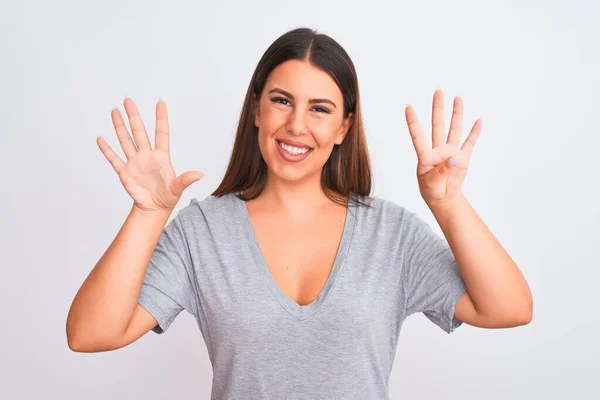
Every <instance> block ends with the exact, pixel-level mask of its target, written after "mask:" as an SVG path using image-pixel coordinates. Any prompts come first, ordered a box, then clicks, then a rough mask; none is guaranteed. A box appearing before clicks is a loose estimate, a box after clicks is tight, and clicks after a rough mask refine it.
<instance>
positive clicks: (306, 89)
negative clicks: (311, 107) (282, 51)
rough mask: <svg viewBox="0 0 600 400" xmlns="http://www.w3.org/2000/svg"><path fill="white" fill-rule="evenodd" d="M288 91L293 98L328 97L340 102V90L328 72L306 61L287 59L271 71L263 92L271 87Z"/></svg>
mask: <svg viewBox="0 0 600 400" xmlns="http://www.w3.org/2000/svg"><path fill="white" fill-rule="evenodd" d="M275 87H277V88H279V89H283V90H285V91H288V92H290V93H291V94H292V95H293V96H294V97H295V98H298V99H310V98H329V99H331V100H333V101H335V100H338V102H341V99H342V92H341V90H340V88H339V87H338V85H337V84H336V83H335V81H334V80H333V78H332V77H331V76H329V74H328V73H326V72H324V71H323V70H321V69H319V68H317V67H315V66H314V65H312V64H310V63H309V62H306V61H301V60H288V61H285V62H284V63H281V64H279V65H278V66H277V67H275V69H274V70H273V71H272V72H271V74H270V75H269V77H268V78H267V82H266V84H265V93H266V92H268V91H269V90H271V89H273V88H275Z"/></svg>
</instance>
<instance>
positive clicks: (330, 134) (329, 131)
mask: <svg viewBox="0 0 600 400" xmlns="http://www.w3.org/2000/svg"><path fill="white" fill-rule="evenodd" d="M339 131H340V124H339V123H338V122H337V121H327V120H325V118H324V119H323V120H322V121H315V122H314V123H313V125H312V126H311V132H312V133H313V136H314V138H315V140H316V141H317V143H318V144H319V147H324V148H328V147H333V145H334V143H335V139H336V138H337V135H338V133H339Z"/></svg>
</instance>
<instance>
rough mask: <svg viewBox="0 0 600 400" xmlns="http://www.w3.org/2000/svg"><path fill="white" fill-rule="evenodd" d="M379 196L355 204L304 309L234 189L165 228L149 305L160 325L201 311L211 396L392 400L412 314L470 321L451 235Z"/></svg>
mask: <svg viewBox="0 0 600 400" xmlns="http://www.w3.org/2000/svg"><path fill="white" fill-rule="evenodd" d="M363 200H367V201H369V198H363ZM370 200H371V206H372V208H367V207H366V206H363V205H359V204H357V203H356V202H355V201H353V200H351V201H350V207H348V209H347V210H348V211H347V213H346V222H345V225H344V229H343V234H342V239H341V242H340V246H339V248H338V252H337V256H336V258H335V261H334V265H333V269H332V271H331V273H330V275H329V277H328V279H327V282H326V284H325V286H324V288H323V290H322V291H321V292H320V294H319V296H318V297H317V298H316V299H315V300H314V301H313V302H312V303H311V304H308V305H304V306H300V305H298V304H297V303H296V302H294V301H293V300H292V299H290V298H289V297H288V296H287V295H286V294H285V293H284V292H283V291H282V290H280V288H279V286H278V285H277V284H276V283H275V280H274V278H273V276H272V275H271V273H270V271H269V270H268V268H267V266H266V263H265V261H264V258H263V256H262V253H261V250H260V247H259V246H258V241H257V239H256V236H255V234H254V230H253V227H252V224H251V222H250V216H249V213H248V208H247V207H246V203H245V202H244V201H243V200H241V199H239V198H238V197H236V195H235V194H228V195H225V196H222V197H220V198H218V197H215V196H212V195H211V196H208V197H207V198H205V199H204V200H202V201H199V200H198V199H192V200H191V201H190V204H189V205H188V206H186V207H185V208H183V209H181V210H180V211H179V212H178V213H177V215H176V216H175V217H173V219H172V220H171V221H170V222H169V223H168V224H167V226H166V227H165V229H164V231H163V233H162V234H161V237H160V239H159V241H158V244H157V246H156V249H155V251H154V254H153V256H152V259H151V261H150V264H149V265H148V269H147V272H146V275H145V278H144V283H143V286H142V290H141V293H140V297H139V304H140V305H141V306H143V307H144V308H145V309H147V310H148V312H150V313H151V314H152V315H153V316H154V317H155V318H156V320H157V321H158V325H157V326H156V327H155V328H153V331H154V332H156V333H162V332H164V331H166V330H167V329H168V328H169V326H170V325H171V323H172V322H173V320H174V319H175V317H176V316H177V315H178V314H179V313H180V312H181V311H182V310H183V309H185V310H186V311H188V312H189V313H191V314H192V315H193V316H194V317H195V318H196V320H197V322H198V327H199V329H200V331H201V333H202V336H203V337H204V340H205V343H206V346H207V349H208V355H209V357H210V361H211V364H212V367H213V384H212V392H211V393H212V395H211V399H302V400H307V399H361V400H364V399H388V379H389V375H390V372H391V370H392V364H393V362H394V356H395V353H396V347H397V343H398V337H399V333H400V328H401V327H402V323H403V321H404V319H405V318H406V317H407V316H409V315H411V314H413V313H417V312H423V313H424V314H425V316H426V317H427V318H428V319H429V320H431V321H432V322H433V323H435V324H436V325H438V326H439V327H440V328H441V329H443V330H444V331H446V332H447V333H451V332H452V331H453V330H454V329H455V328H457V327H458V326H460V325H461V324H462V322H461V321H458V320H456V319H454V318H453V315H454V309H455V304H456V302H457V301H458V299H459V298H460V296H461V295H462V294H463V293H465V291H466V286H465V283H464V280H463V278H462V276H461V274H460V270H459V268H458V265H457V264H456V261H455V258H454V256H453V254H452V251H451V250H450V247H449V246H448V243H447V242H446V240H444V239H442V238H441V237H440V236H439V235H437V234H436V233H435V232H433V231H432V230H431V228H430V226H429V225H428V224H427V223H425V222H424V221H422V220H421V219H420V218H418V217H417V216H416V214H414V213H412V212H410V211H408V210H407V209H405V208H404V207H402V206H399V205H397V204H395V203H393V202H391V201H389V200H384V199H381V198H378V197H371V198H370ZM282 251H284V250H282Z"/></svg>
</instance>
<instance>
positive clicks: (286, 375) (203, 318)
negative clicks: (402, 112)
mask: <svg viewBox="0 0 600 400" xmlns="http://www.w3.org/2000/svg"><path fill="white" fill-rule="evenodd" d="M124 105H125V110H126V112H127V116H128V119H129V124H130V127H131V130H132V134H133V140H132V137H131V136H130V134H129V132H128V131H127V129H126V127H125V125H124V123H123V119H122V118H121V115H120V113H119V111H118V110H113V111H112V119H113V123H114V126H115V129H116V132H117V136H118V138H119V142H120V144H121V146H122V148H123V150H124V153H125V155H126V157H127V160H128V161H127V163H124V162H123V161H122V160H121V159H120V158H119V157H118V156H117V155H116V154H115V153H114V151H113V150H112V149H111V148H110V146H109V145H108V144H107V143H106V142H105V141H104V140H103V139H101V138H99V139H98V145H99V147H100V149H101V150H102V152H103V153H104V154H105V156H106V158H107V159H108V161H109V162H110V163H111V165H112V166H113V167H114V169H115V171H116V172H117V173H118V175H119V177H120V179H121V182H122V184H123V185H124V187H125V189H126V190H127V192H128V193H129V194H130V195H131V197H132V198H133V201H134V203H133V207H132V210H131V213H130V215H129V216H128V218H127V220H126V222H125V224H124V225H123V227H122V229H121V230H120V232H119V233H118V235H117V237H116V238H115V240H114V242H113V243H112V244H111V245H110V247H109V248H108V250H107V251H106V253H105V254H104V255H103V256H102V258H101V259H100V261H99V262H98V264H97V265H96V266H95V268H94V269H93V270H92V272H91V274H90V276H89V277H88V278H87V279H86V281H85V282H84V284H83V285H82V287H81V289H80V290H79V292H78V294H77V296H76V297H75V300H74V302H73V304H72V306H71V310H70V313H69V317H68V321H67V333H68V339H69V347H70V348H71V349H73V350H74V351H85V352H97V351H107V350H113V349H117V348H120V347H123V346H126V345H128V344H129V343H132V342H133V341H135V340H137V339H138V338H139V337H141V336H142V335H144V334H145V333H146V332H148V331H149V330H153V331H154V332H156V333H163V332H164V331H166V330H167V329H168V327H169V326H170V324H171V323H172V322H173V320H174V318H175V317H176V316H177V315H178V314H179V313H180V312H181V311H182V310H184V309H185V310H187V311H188V312H189V313H191V314H192V315H194V316H195V318H196V319H197V321H198V326H199V328H200V330H201V332H202V335H203V337H204V339H205V342H206V345H207V348H208V353H209V356H210V360H211V363H212V366H213V372H214V374H213V387H212V398H218V399H221V398H223V399H224V398H244V399H284V398H285V399H288V398H302V399H308V398H319V399H322V398H323V399H325V398H326V399H333V398H335V399H349V398H360V399H376V398H381V399H383V398H388V378H389V374H390V371H391V369H392V363H393V360H394V354H395V349H396V345H397V339H398V336H399V332H400V328H401V326H402V323H403V321H404V319H405V318H406V317H407V316H409V315H411V314H413V313H417V312H423V313H424V314H425V315H426V316H427V318H429V320H431V321H432V322H434V323H435V324H437V325H438V326H439V327H440V328H442V329H443V330H444V331H446V332H448V333H451V332H452V331H454V330H455V329H456V328H457V327H458V326H460V325H461V324H462V323H463V322H466V323H468V324H470V325H473V326H479V327H487V328H500V327H504V328H506V327H511V326H518V325H522V324H526V323H528V322H529V321H530V319H531V314H532V300H531V294H530V291H529V288H528V285H527V283H526V281H525V280H524V278H523V276H522V275H521V273H520V271H519V269H518V268H517V266H516V265H515V264H514V263H513V261H512V260H511V259H510V257H509V256H508V254H506V252H505V251H504V250H503V249H502V247H501V246H500V244H499V243H498V242H497V241H496V239H495V238H494V236H493V235H492V234H491V233H490V231H489V230H487V228H486V227H485V225H484V224H483V222H482V221H481V220H480V219H479V217H478V216H477V214H476V213H475V212H474V211H473V209H472V208H471V207H470V205H469V203H468V202H467V200H466V199H465V197H464V195H463V194H462V192H461V184H462V182H463V180H464V178H465V174H466V171H467V167H468V164H469V157H470V154H471V151H472V149H473V145H474V143H475V139H476V137H477V136H478V134H479V132H480V130H481V121H479V120H478V121H477V122H476V123H475V125H474V126H473V129H472V131H471V133H470V135H469V137H468V138H467V140H466V141H465V143H464V144H463V146H462V147H461V148H460V149H459V148H458V142H459V138H460V132H461V126H462V101H461V100H460V98H456V99H455V101H454V113H453V117H452V122H451V126H450V133H449V136H448V139H447V141H445V140H444V133H443V132H444V120H443V98H442V93H441V92H440V91H436V93H435V94H434V99H433V148H428V146H427V144H426V139H425V137H424V135H423V132H422V131H421V127H420V125H419V123H418V122H417V118H416V115H415V113H414V111H413V110H412V108H411V107H410V106H408V107H407V108H406V119H407V122H408V126H409V130H410V133H411V136H412V139H413V143H414V146H415V150H416V152H417V155H418V160H419V162H418V165H417V178H418V181H419V188H420V192H421V195H422V196H423V199H424V200H425V202H426V203H427V205H428V206H429V208H430V209H431V211H432V212H433V214H434V216H435V218H436V220H437V221H438V222H439V224H440V226H441V228H442V230H443V232H444V235H445V236H446V239H447V242H446V241H444V240H443V239H442V238H440V237H439V236H438V235H436V234H435V233H434V232H433V231H432V230H431V229H430V227H429V226H428V225H427V224H426V223H425V222H423V221H422V220H421V219H420V218H418V217H417V216H416V215H415V214H414V213H412V212H409V211H408V210H406V209H405V208H403V207H402V206H399V205H397V204H395V203H393V202H391V201H387V200H384V199H380V198H377V197H372V196H370V192H371V169H370V163H369V157H368V152H367V145H366V140H365V135H364V131H363V125H362V118H361V110H360V97H359V90H358V82H357V77H356V72H355V70H354V66H353V64H352V61H351V60H350V58H349V57H348V55H347V54H346V52H345V51H344V50H343V49H342V47H340V45H339V44H338V43H337V42H335V41H334V40H333V39H331V38H330V37H328V36H327V35H323V34H317V33H315V32H314V31H312V30H310V29H295V30H292V31H290V32H288V33H286V34H284V35H283V36H281V37H280V38H278V39H277V40H276V41H275V42H274V43H273V44H272V45H271V46H270V47H269V49H267V51H266V52H265V54H264V55H263V57H262V59H261V60H260V62H259V63H258V66H257V68H256V71H255V72H254V75H253V76H252V79H251V82H250V85H249V88H248V92H247V94H246V99H245V102H244V107H243V110H242V113H241V117H240V121H239V126H238V130H237V135H236V138H235V143H234V146H233V151H232V154H231V159H230V163H229V166H228V168H227V171H226V173H225V177H224V179H223V181H222V182H221V184H220V186H219V187H218V188H217V189H216V190H215V191H214V192H213V193H212V194H211V195H210V196H208V197H207V198H206V199H204V200H202V201H199V200H197V199H192V200H191V201H190V204H189V205H188V206H186V207H184V208H183V209H182V210H180V211H179V212H178V213H177V215H176V216H175V217H174V218H173V219H172V220H171V222H169V223H168V224H167V226H166V227H165V224H166V222H167V220H168V218H169V216H170V214H171V212H172V210H173V209H174V207H175V205H176V204H177V202H178V200H179V199H180V197H181V194H182V192H183V191H184V190H185V188H187V187H188V186H189V185H190V184H192V183H193V182H195V181H197V180H199V179H201V178H202V177H203V174H202V173H201V172H199V171H189V172H186V173H184V174H182V175H180V176H178V177H176V175H175V173H174V171H173V167H172V166H171V162H170V158H169V128H168V122H167V111H166V106H165V103H164V102H163V101H159V102H158V104H157V106H156V136H155V149H154V150H152V149H151V147H150V142H149V139H148V135H147V133H146V131H145V128H144V125H143V123H142V120H141V119H140V116H139V113H138V111H137V108H136V106H135V104H134V103H133V101H131V99H126V100H125V103H124ZM163 228H164V230H163Z"/></svg>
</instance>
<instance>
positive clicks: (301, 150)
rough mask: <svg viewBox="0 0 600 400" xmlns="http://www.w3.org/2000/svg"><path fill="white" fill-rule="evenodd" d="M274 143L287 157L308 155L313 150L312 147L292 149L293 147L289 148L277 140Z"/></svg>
mask: <svg viewBox="0 0 600 400" xmlns="http://www.w3.org/2000/svg"><path fill="white" fill-rule="evenodd" d="M275 142H276V143H277V146H279V147H281V148H282V149H283V150H285V151H286V152H287V153H288V154H289V155H291V156H301V155H304V154H306V153H310V152H311V151H312V150H313V148H312V147H294V146H289V145H287V144H285V143H283V142H281V141H279V140H277V139H275Z"/></svg>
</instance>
